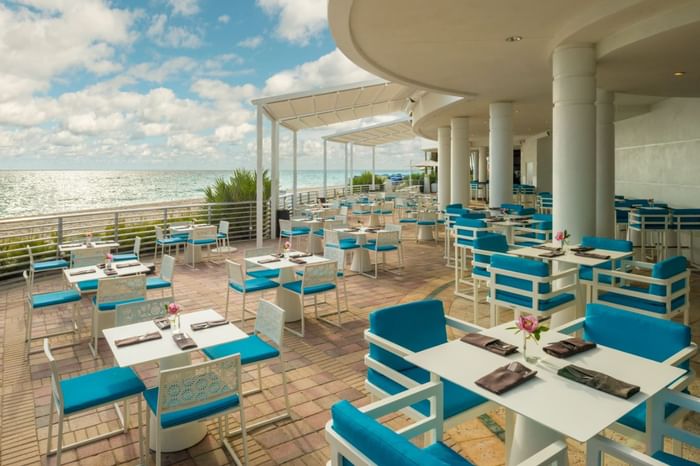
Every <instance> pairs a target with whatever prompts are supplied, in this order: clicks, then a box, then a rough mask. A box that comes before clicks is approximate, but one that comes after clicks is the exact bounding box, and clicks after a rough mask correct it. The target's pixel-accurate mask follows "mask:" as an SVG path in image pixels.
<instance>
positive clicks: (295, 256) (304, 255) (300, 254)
mask: <svg viewBox="0 0 700 466" xmlns="http://www.w3.org/2000/svg"><path fill="white" fill-rule="evenodd" d="M311 256H313V254H312V253H310V252H294V253H292V254H290V255H289V257H291V258H294V259H298V258H299V257H311Z"/></svg>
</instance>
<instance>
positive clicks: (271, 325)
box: [254, 299, 284, 350]
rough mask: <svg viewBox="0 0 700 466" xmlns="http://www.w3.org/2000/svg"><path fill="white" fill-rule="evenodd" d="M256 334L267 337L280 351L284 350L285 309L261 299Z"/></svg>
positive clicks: (256, 320)
mask: <svg viewBox="0 0 700 466" xmlns="http://www.w3.org/2000/svg"><path fill="white" fill-rule="evenodd" d="M254 332H255V334H258V333H261V334H263V335H265V337H267V338H268V339H269V340H270V341H272V342H273V343H274V344H275V346H276V347H277V349H278V350H282V339H283V335H284V309H282V308H281V307H279V306H278V305H277V304H273V303H271V302H270V301H266V300H264V299H261V300H260V304H258V313H257V315H256V316H255V330H254Z"/></svg>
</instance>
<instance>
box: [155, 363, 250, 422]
mask: <svg viewBox="0 0 700 466" xmlns="http://www.w3.org/2000/svg"><path fill="white" fill-rule="evenodd" d="M236 395H238V396H240V395H241V355H240V354H233V355H231V356H226V357H223V358H219V359H214V360H211V361H206V362H202V363H199V364H192V365H189V366H182V367H177V368H175V369H167V370H162V371H160V389H159V390H158V409H157V416H158V417H159V418H160V417H161V416H162V415H163V414H167V413H169V412H173V411H180V410H183V409H189V408H193V407H195V406H201V405H205V404H208V403H213V402H215V401H219V400H222V399H224V398H230V397H233V396H236ZM213 414H215V413H212V415H213ZM159 421H160V419H159ZM159 424H160V423H159Z"/></svg>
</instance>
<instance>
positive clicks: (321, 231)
mask: <svg viewBox="0 0 700 466" xmlns="http://www.w3.org/2000/svg"><path fill="white" fill-rule="evenodd" d="M313 235H314V236H318V237H319V238H323V229H321V230H316V231H314V232H313Z"/></svg>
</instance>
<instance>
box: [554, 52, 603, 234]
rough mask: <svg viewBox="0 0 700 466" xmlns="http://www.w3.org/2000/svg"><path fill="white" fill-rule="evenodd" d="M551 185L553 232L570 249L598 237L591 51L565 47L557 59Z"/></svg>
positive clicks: (593, 84)
mask: <svg viewBox="0 0 700 466" xmlns="http://www.w3.org/2000/svg"><path fill="white" fill-rule="evenodd" d="M552 68H553V77H554V83H553V93H552V95H553V97H554V109H553V117H552V166H553V170H552V175H553V176H552V182H553V190H552V191H553V192H552V197H553V209H552V210H553V212H552V213H553V226H554V231H561V230H564V229H566V230H567V231H568V232H569V234H570V235H571V243H572V244H576V243H578V242H579V241H580V240H581V237H582V236H585V235H594V234H595V231H596V229H595V221H596V213H595V204H596V187H595V186H596V181H595V180H596V168H595V165H596V123H595V117H596V109H595V99H596V87H595V72H596V65H595V51H594V49H593V46H591V45H575V46H563V47H559V48H557V49H555V50H554V54H553V56H552Z"/></svg>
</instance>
